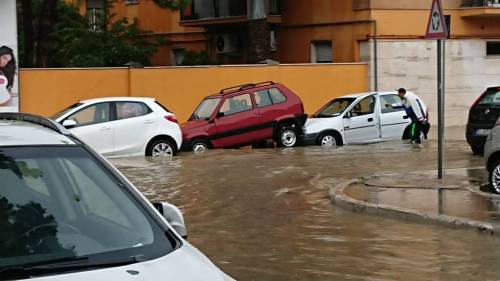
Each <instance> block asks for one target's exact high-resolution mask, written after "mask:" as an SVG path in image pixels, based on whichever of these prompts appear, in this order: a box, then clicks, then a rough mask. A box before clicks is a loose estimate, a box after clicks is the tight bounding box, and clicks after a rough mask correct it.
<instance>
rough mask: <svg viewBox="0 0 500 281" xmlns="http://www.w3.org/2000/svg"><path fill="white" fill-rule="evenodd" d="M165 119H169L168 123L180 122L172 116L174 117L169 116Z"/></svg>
mask: <svg viewBox="0 0 500 281" xmlns="http://www.w3.org/2000/svg"><path fill="white" fill-rule="evenodd" d="M165 119H167V120H168V121H170V122H173V123H176V124H179V121H177V119H175V117H174V116H172V115H167V116H165Z"/></svg>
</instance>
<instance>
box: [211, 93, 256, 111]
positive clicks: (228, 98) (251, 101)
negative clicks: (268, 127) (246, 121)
mask: <svg viewBox="0 0 500 281" xmlns="http://www.w3.org/2000/svg"><path fill="white" fill-rule="evenodd" d="M244 95H248V98H249V99H250V108H249V109H246V110H242V111H238V112H231V113H229V114H226V113H225V112H223V111H221V109H222V108H223V107H224V104H225V103H226V101H229V100H230V99H232V98H235V97H240V96H244ZM254 109H255V107H254V104H253V99H252V95H251V93H249V92H244V93H240V94H238V95H232V96H229V97H226V98H225V99H223V100H222V102H221V103H220V107H219V109H218V111H217V112H218V113H217V115H218V114H219V113H224V116H231V115H235V114H239V113H242V112H247V111H251V110H254Z"/></svg>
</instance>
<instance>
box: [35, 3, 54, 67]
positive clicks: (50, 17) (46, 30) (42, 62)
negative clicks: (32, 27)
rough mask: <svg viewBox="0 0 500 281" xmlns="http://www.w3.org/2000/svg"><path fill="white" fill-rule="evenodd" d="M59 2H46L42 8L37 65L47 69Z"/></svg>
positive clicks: (39, 23)
mask: <svg viewBox="0 0 500 281" xmlns="http://www.w3.org/2000/svg"><path fill="white" fill-rule="evenodd" d="M56 8H57V0H44V1H43V3H42V6H41V7H40V13H39V16H40V17H39V22H38V36H37V46H36V47H37V48H36V60H35V65H36V66H37V67H47V65H48V61H49V44H48V43H49V38H48V37H49V34H50V32H51V31H52V27H53V26H54V24H55V22H56V16H57V13H56Z"/></svg>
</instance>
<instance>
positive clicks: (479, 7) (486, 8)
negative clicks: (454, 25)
mask: <svg viewBox="0 0 500 281" xmlns="http://www.w3.org/2000/svg"><path fill="white" fill-rule="evenodd" d="M461 6H462V9H461V11H460V16H461V17H462V18H491V17H497V18H498V17H500V0H463V1H462V5H461Z"/></svg>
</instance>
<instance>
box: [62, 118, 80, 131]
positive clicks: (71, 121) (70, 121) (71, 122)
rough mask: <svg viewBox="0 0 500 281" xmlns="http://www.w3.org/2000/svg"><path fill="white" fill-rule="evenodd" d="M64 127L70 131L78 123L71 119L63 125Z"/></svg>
mask: <svg viewBox="0 0 500 281" xmlns="http://www.w3.org/2000/svg"><path fill="white" fill-rule="evenodd" d="M62 125H63V127H64V128H66V129H70V128H73V127H75V126H76V125H77V123H76V121H75V120H70V119H66V120H64V122H63V123H62Z"/></svg>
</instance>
